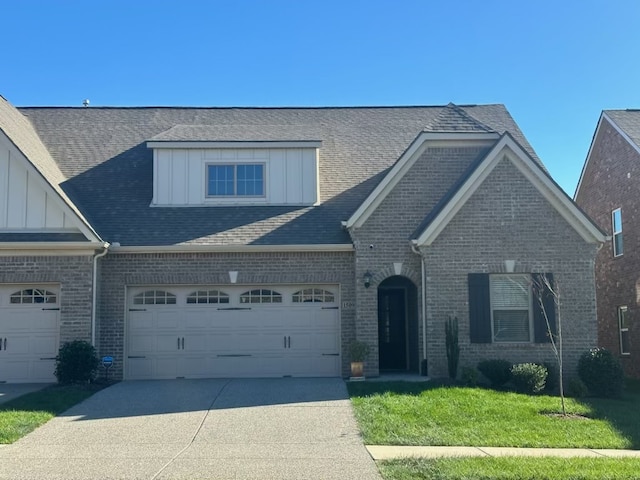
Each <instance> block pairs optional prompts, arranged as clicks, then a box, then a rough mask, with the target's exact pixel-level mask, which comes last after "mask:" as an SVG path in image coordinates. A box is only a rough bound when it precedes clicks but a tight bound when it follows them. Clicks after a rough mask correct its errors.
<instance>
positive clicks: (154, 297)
mask: <svg viewBox="0 0 640 480" xmlns="http://www.w3.org/2000/svg"><path fill="white" fill-rule="evenodd" d="M133 304H134V305H175V304H176V296H175V295H174V294H173V293H171V292H166V291H164V290H147V291H146V292H141V293H138V294H137V295H136V296H135V297H133Z"/></svg>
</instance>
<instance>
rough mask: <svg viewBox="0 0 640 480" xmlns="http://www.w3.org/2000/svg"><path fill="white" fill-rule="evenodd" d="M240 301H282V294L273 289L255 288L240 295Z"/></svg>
mask: <svg viewBox="0 0 640 480" xmlns="http://www.w3.org/2000/svg"><path fill="white" fill-rule="evenodd" d="M240 303H282V294H281V293H279V292H276V291H275V290H269V289H266V288H257V289H254V290H249V291H247V292H244V293H243V294H242V295H240Z"/></svg>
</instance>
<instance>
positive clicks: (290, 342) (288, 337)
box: [287, 337, 291, 348]
mask: <svg viewBox="0 0 640 480" xmlns="http://www.w3.org/2000/svg"><path fill="white" fill-rule="evenodd" d="M287 338H288V339H289V348H291V337H287Z"/></svg>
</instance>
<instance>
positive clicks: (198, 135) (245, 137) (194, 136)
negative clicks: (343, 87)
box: [149, 125, 321, 142]
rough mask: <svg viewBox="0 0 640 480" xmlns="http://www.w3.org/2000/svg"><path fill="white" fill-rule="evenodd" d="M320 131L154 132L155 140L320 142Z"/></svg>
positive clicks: (186, 128) (221, 128) (219, 128)
mask: <svg viewBox="0 0 640 480" xmlns="http://www.w3.org/2000/svg"><path fill="white" fill-rule="evenodd" d="M320 136H321V132H320V131H319V129H318V128H313V127H310V126H308V125H176V126H175V127H171V128H170V129H169V130H167V131H165V132H162V133H159V134H158V135H154V136H153V137H152V138H150V139H149V140H151V141H155V142H160V141H162V142H181V141H182V142H184V141H188V142H205V141H211V142H284V141H287V142H296V141H319V140H320Z"/></svg>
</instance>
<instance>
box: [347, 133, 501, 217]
mask: <svg viewBox="0 0 640 480" xmlns="http://www.w3.org/2000/svg"><path fill="white" fill-rule="evenodd" d="M499 138H500V136H499V135H498V134H497V133H459V132H451V133H447V132H422V133H420V134H419V135H418V136H417V137H416V138H415V140H414V141H413V142H411V145H409V147H408V148H407V149H406V150H405V151H404V153H403V154H402V155H401V156H400V158H399V159H398V161H397V162H396V164H395V165H394V166H393V167H392V168H391V170H390V171H389V173H388V174H387V175H386V176H385V177H384V178H383V179H382V181H381V182H380V183H379V184H378V186H376V188H375V189H374V190H373V192H371V193H370V194H369V196H368V197H367V198H366V199H365V201H364V202H362V204H361V205H360V207H358V209H357V210H356V211H355V212H354V213H353V215H351V217H350V218H349V220H347V221H346V222H343V226H345V227H346V228H347V229H351V228H359V227H361V226H362V225H364V223H365V222H366V221H367V219H368V218H369V217H370V216H371V214H372V213H373V212H374V211H375V210H376V209H377V208H378V206H379V205H380V204H381V203H382V201H383V200H384V199H385V198H387V195H389V193H391V191H392V190H393V189H394V187H395V186H396V185H397V184H398V182H400V180H401V179H402V178H403V177H404V176H405V174H406V173H407V172H408V171H409V169H411V167H412V166H413V165H414V164H415V162H416V160H417V159H418V158H420V156H421V155H422V154H423V153H424V151H425V150H426V148H427V147H428V146H432V145H434V144H437V145H438V146H445V145H449V146H454V145H456V146H457V145H461V144H463V145H468V144H469V143H472V142H475V143H478V142H480V143H482V144H486V142H488V141H495V140H497V139H499Z"/></svg>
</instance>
